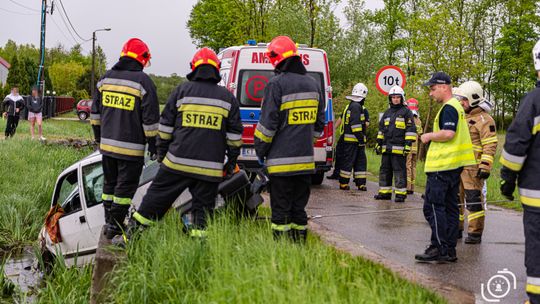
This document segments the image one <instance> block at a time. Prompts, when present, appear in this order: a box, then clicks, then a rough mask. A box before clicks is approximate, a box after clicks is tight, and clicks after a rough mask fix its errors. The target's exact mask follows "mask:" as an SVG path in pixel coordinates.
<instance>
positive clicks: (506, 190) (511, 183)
mask: <svg viewBox="0 0 540 304" xmlns="http://www.w3.org/2000/svg"><path fill="white" fill-rule="evenodd" d="M516 179H517V172H515V171H512V170H510V169H508V168H506V167H504V166H503V167H502V169H501V194H502V195H503V196H504V197H505V198H507V199H509V200H512V201H513V200H514V190H516Z"/></svg>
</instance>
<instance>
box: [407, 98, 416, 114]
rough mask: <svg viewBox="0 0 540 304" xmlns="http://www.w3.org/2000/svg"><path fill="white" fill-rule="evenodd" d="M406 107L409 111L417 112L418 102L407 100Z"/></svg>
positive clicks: (412, 99)
mask: <svg viewBox="0 0 540 304" xmlns="http://www.w3.org/2000/svg"><path fill="white" fill-rule="evenodd" d="M407 106H408V107H409V110H411V111H418V100H416V99H414V98H410V99H409V100H407Z"/></svg>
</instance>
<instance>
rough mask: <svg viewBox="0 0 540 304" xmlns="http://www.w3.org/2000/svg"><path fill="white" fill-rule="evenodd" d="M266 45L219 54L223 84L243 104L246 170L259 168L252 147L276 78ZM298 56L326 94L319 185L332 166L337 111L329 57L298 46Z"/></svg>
mask: <svg viewBox="0 0 540 304" xmlns="http://www.w3.org/2000/svg"><path fill="white" fill-rule="evenodd" d="M267 45H268V44H267V43H256V42H255V41H252V40H250V41H248V44H247V45H243V46H233V47H229V48H226V49H223V50H221V51H220V52H219V54H218V57H219V59H220V60H221V78H222V79H221V82H220V85H221V86H224V87H226V88H227V89H228V90H229V91H231V92H232V93H233V94H234V96H236V98H237V99H238V101H239V102H240V116H241V119H242V124H243V126H244V134H242V140H243V141H244V145H243V146H242V149H241V154H240V156H239V158H238V164H239V165H240V166H241V167H242V168H243V169H245V170H247V171H256V170H257V169H259V168H260V165H259V164H258V162H257V156H256V154H255V149H254V148H253V134H254V132H255V127H256V126H257V122H258V121H259V115H260V112H261V102H262V99H263V94H264V88H265V87H266V84H267V83H268V81H269V80H270V79H271V78H272V77H273V76H274V67H273V66H272V65H271V64H270V62H269V61H268V58H266V55H265V53H266V48H267ZM298 53H299V54H300V57H301V59H302V62H303V63H304V65H305V67H306V69H307V71H308V75H309V76H310V77H312V78H313V79H314V80H315V81H316V82H317V83H318V84H319V85H320V86H321V88H322V91H323V92H324V94H325V101H326V110H325V126H324V133H323V136H322V137H321V138H319V139H318V140H317V141H316V142H315V144H314V151H315V166H316V172H315V174H313V176H312V184H314V185H320V184H321V183H322V182H323V180H324V173H325V172H326V171H328V170H330V168H331V167H332V143H333V121H334V112H333V109H332V87H331V86H330V71H329V68H328V58H327V55H326V52H325V51H323V50H321V49H316V48H309V47H307V46H305V45H299V47H298Z"/></svg>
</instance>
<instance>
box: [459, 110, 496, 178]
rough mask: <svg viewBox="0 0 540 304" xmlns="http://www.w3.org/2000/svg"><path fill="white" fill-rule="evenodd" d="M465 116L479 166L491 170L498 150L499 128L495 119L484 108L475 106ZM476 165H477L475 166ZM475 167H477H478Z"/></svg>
mask: <svg viewBox="0 0 540 304" xmlns="http://www.w3.org/2000/svg"><path fill="white" fill-rule="evenodd" d="M465 118H466V119H467V122H468V123H469V133H470V134H471V141H472V144H473V151H474V156H475V158H476V161H477V162H478V168H479V169H483V170H486V171H488V172H489V171H491V168H492V167H493V159H494V157H495V152H497V130H496V128H495V120H493V118H492V117H491V115H489V114H488V113H486V112H485V111H484V110H483V109H482V108H479V107H477V108H474V109H473V110H472V111H471V112H470V113H468V114H466V116H465ZM473 167H476V166H473ZM478 168H475V169H478Z"/></svg>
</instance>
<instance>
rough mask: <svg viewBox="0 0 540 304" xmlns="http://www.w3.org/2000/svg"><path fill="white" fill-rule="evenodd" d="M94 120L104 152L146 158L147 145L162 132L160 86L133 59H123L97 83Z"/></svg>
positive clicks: (93, 105) (127, 158) (122, 156)
mask: <svg viewBox="0 0 540 304" xmlns="http://www.w3.org/2000/svg"><path fill="white" fill-rule="evenodd" d="M97 90H98V92H97V94H95V97H94V102H93V104H92V110H91V112H90V123H91V124H92V125H93V127H94V133H95V135H96V141H98V142H99V143H100V145H99V149H100V151H101V154H103V155H108V156H111V157H114V158H119V159H124V160H142V159H144V150H145V144H146V142H147V141H152V143H153V142H154V141H155V137H156V135H157V133H158V123H159V103H158V99H157V94H156V87H155V85H154V83H153V82H152V80H151V79H150V77H149V76H148V75H146V73H144V72H143V71H142V66H141V65H140V64H139V63H138V62H136V61H135V60H134V59H131V58H125V57H124V58H121V59H120V61H119V62H118V63H117V64H116V65H115V66H114V67H113V68H112V69H111V70H109V71H107V72H106V73H105V75H104V76H103V77H102V78H101V80H100V81H99V82H98V83H97Z"/></svg>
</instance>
